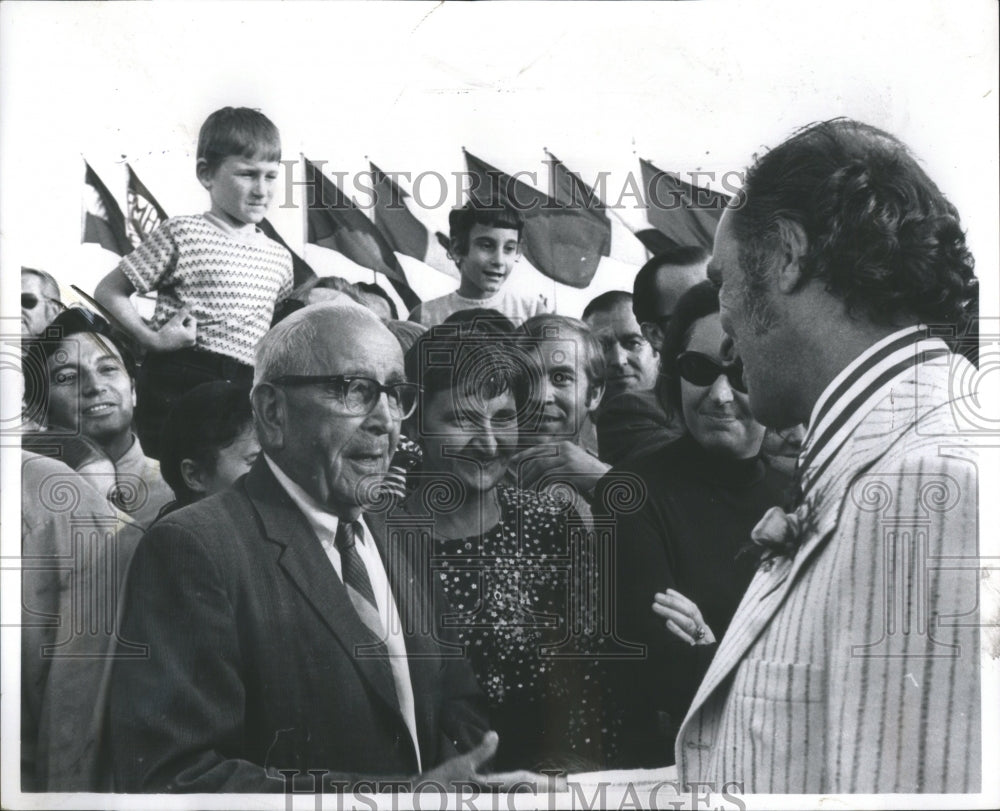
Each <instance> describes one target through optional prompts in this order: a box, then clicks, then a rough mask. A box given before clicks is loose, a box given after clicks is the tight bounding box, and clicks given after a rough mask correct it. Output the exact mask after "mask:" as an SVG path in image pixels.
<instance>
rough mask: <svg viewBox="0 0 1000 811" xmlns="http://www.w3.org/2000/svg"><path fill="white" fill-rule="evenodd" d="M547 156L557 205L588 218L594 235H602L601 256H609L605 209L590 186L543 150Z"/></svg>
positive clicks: (608, 234)
mask: <svg viewBox="0 0 1000 811" xmlns="http://www.w3.org/2000/svg"><path fill="white" fill-rule="evenodd" d="M545 154H547V155H548V156H549V159H550V160H549V166H550V167H551V171H552V187H553V192H554V197H555V200H556V202H557V203H559V204H560V205H562V206H566V207H567V208H572V209H575V210H579V212H580V213H581V215H584V216H587V217H589V218H590V219H591V220H592V221H593V224H594V228H595V233H600V234H602V241H601V245H600V248H599V250H600V254H601V256H610V255H611V220H609V219H608V212H607V207H606V206H605V205H604V201H602V200H601V198H600V197H598V196H597V192H595V191H594V190H593V189H592V188H590V186H588V185H587V184H586V183H584V182H583V180H582V179H581V178H580V176H579V175H577V174H576V173H575V172H572V171H570V169H569V168H568V167H567V166H566V164H565V163H563V162H562V161H561V160H559V158H557V157H556V156H555V155H553V154H552V153H551V152H549V151H548V150H547V149H546V150H545Z"/></svg>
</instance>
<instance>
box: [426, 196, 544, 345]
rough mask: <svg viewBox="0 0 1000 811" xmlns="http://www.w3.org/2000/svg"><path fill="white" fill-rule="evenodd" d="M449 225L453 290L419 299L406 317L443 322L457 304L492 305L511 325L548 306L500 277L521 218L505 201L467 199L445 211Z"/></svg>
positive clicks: (513, 256)
mask: <svg viewBox="0 0 1000 811" xmlns="http://www.w3.org/2000/svg"><path fill="white" fill-rule="evenodd" d="M448 225H449V227H450V230H451V249H450V251H449V254H450V256H451V257H452V258H453V259H454V260H455V264H456V265H458V270H459V273H461V275H462V280H461V282H460V283H459V286H458V290H456V291H454V292H453V293H448V294H447V295H446V296H441V297H439V298H436V299H431V300H430V301H425V302H423V303H421V304H419V305H418V306H417V307H416V308H415V309H414V310H413V312H411V313H410V319H409V320H410V321H416V322H417V323H420V324H423V325H424V326H425V327H432V326H435V325H436V324H443V323H444V320H445V319H446V318H447V317H448V316H449V315H451V314H452V313H457V312H459V311H461V310H472V309H487V310H496V311H497V312H498V313H501V314H503V315H505V316H506V317H507V318H509V319H510V320H511V321H513V322H514V324H515V325H520V324H521V323H523V322H524V321H525V320H527V319H528V318H531V316H533V315H538V314H539V313H544V312H547V311H548V306H547V304H546V301H545V298H544V297H543V296H541V295H539V296H537V297H535V298H530V297H525V296H522V295H519V294H518V293H515V292H512V291H511V290H510V288H508V287H507V286H506V282H507V280H508V278H509V277H510V274H511V272H512V271H513V270H514V265H515V264H516V263H517V261H518V260H519V259H520V258H521V234H522V232H523V231H524V218H523V217H522V216H521V214H520V213H519V212H518V211H516V210H515V209H513V208H510V207H507V206H486V205H483V204H480V203H477V202H474V201H472V202H469V203H466V204H465V205H464V206H461V207H460V208H456V209H453V210H452V212H451V214H449V216H448Z"/></svg>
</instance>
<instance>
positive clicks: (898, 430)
mask: <svg viewBox="0 0 1000 811" xmlns="http://www.w3.org/2000/svg"><path fill="white" fill-rule="evenodd" d="M709 276H710V278H712V279H713V280H714V281H716V283H719V284H721V291H720V298H721V302H722V321H723V326H724V327H725V329H726V332H727V333H729V334H730V335H731V336H732V337H733V339H734V340H735V343H736V346H737V349H738V351H739V353H740V356H741V357H742V359H743V363H744V367H745V379H746V383H747V386H748V388H749V393H750V405H751V408H752V410H753V412H754V414H755V416H756V417H757V418H758V419H759V420H760V421H761V422H763V423H764V424H766V425H768V426H770V427H772V428H776V429H781V428H785V427H788V426H791V425H794V424H796V423H799V422H805V423H807V424H808V426H809V427H808V433H807V436H806V439H805V442H804V445H803V450H802V454H801V455H800V457H799V460H798V466H797V485H798V486H797V495H796V498H795V504H794V511H793V512H792V513H791V514H785V513H782V512H781V511H780V510H778V511H772V512H771V513H769V514H768V516H767V517H766V520H764V521H762V522H761V524H759V525H758V527H757V529H756V530H755V532H754V540H755V541H756V542H757V543H758V544H760V545H761V546H762V548H763V555H762V563H761V565H760V567H759V569H758V572H757V574H756V576H755V578H754V580H753V582H752V584H751V585H750V588H749V590H748V591H747V593H746V595H745V597H744V599H743V602H742V603H741V604H740V607H739V609H738V611H737V614H736V616H735V617H734V618H733V621H732V623H731V625H730V626H729V630H728V632H727V633H726V636H725V638H724V639H723V640H722V641H721V643H720V644H719V647H718V650H717V651H716V654H715V657H714V659H713V661H712V665H711V667H710V669H709V671H708V673H707V674H706V676H705V679H704V681H703V682H702V684H701V687H700V688H699V691H698V694H697V696H696V697H695V700H694V702H693V704H692V707H691V710H690V712H689V714H688V716H687V718H686V719H685V721H684V724H683V726H682V729H681V732H680V734H679V736H678V739H677V750H676V755H677V763H678V768H679V773H680V774H679V776H680V778H681V780H683V781H705V782H708V783H709V784H714V785H716V786H717V790H720V789H721V787H722V786H723V785H725V784H727V783H731V782H732V781H736V782H739V783H742V785H743V789H744V790H745V791H747V792H757V793H765V792H766V793H818V792H822V793H846V792H864V793H875V792H977V791H979V790H980V783H981V739H980V693H979V668H980V640H979V631H978V622H979V616H978V592H977V589H978V586H977V584H978V573H977V569H976V567H977V557H978V525H977V479H976V467H975V462H974V461H973V457H972V452H971V445H972V442H971V441H970V439H971V438H972V437H970V434H973V433H974V429H975V425H974V424H973V423H972V422H971V421H970V420H968V419H967V415H969V414H974V413H975V409H974V408H973V407H972V401H970V400H968V399H967V398H963V396H962V395H961V393H960V389H961V387H962V384H963V383H964V382H966V381H967V380H969V379H970V378H971V377H973V376H974V370H973V369H972V367H971V366H970V365H969V363H968V362H967V361H966V360H965V359H964V358H962V357H961V356H958V355H954V354H952V353H951V352H950V350H949V348H948V346H947V345H946V344H945V343H944V342H943V341H942V340H941V339H940V338H935V337H932V336H933V335H934V334H935V333H936V334H941V329H940V327H941V325H951V327H954V326H955V325H956V324H957V323H958V322H959V321H960V320H961V318H962V315H963V313H964V311H965V310H966V309H967V308H968V306H969V305H970V302H972V301H974V300H975V298H976V280H975V277H974V275H973V261H972V257H971V255H970V254H969V252H968V250H967V249H966V246H965V239H964V235H963V233H962V230H961V226H960V223H959V218H958V212H957V211H956V210H955V208H954V207H953V206H952V205H951V204H950V203H949V202H948V201H947V200H946V199H945V197H944V196H943V195H942V193H941V192H940V191H939V190H938V188H937V187H936V186H935V184H934V183H933V182H932V181H931V180H930V178H929V177H927V175H926V174H925V173H924V171H923V170H922V169H921V168H920V166H919V165H918V164H917V162H916V161H915V160H914V158H913V157H912V156H911V155H910V154H909V152H908V151H907V149H906V147H905V146H904V145H903V144H901V143H900V142H899V141H898V140H897V139H895V138H894V137H892V136H890V135H888V134H887V133H884V132H882V131H880V130H876V129H874V128H872V127H868V126H866V125H863V124H859V123H857V122H854V121H849V120H843V119H839V120H835V121H829V122H824V123H820V124H816V125H812V126H810V127H808V128H806V129H805V130H802V131H800V132H799V133H797V134H796V135H795V136H794V137H792V138H791V139H789V140H788V141H786V142H785V143H783V144H782V145H780V146H778V147H777V148H775V149H774V150H772V151H771V152H769V153H768V154H766V155H764V156H763V157H762V158H760V159H759V160H758V161H757V163H756V164H755V165H754V166H753V167H751V168H750V170H749V171H748V172H747V176H746V183H745V186H744V189H743V193H742V194H741V196H740V197H739V198H737V200H735V201H734V203H733V204H732V205H731V206H730V208H729V209H728V210H727V211H726V212H725V214H724V216H723V219H722V221H721V222H720V224H719V229H718V232H717V234H716V239H715V252H714V256H713V259H712V264H711V266H710V268H709ZM928 325H930V327H928ZM935 328H937V329H935ZM686 630H689V632H690V633H691V635H692V637H693V638H695V639H700V638H702V636H703V635H699V634H698V633H697V631H698V629H697V628H696V627H691V628H690V629H686Z"/></svg>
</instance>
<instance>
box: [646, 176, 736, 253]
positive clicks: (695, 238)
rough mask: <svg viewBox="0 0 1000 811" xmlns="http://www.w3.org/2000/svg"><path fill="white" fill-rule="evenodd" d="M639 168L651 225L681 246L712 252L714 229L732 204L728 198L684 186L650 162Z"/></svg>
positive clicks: (686, 184)
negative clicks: (696, 246)
mask: <svg viewBox="0 0 1000 811" xmlns="http://www.w3.org/2000/svg"><path fill="white" fill-rule="evenodd" d="M639 166H640V168H641V169H642V189H643V192H644V194H645V197H646V218H647V219H648V220H649V222H650V224H651V225H653V226H654V227H655V228H656V229H657V230H659V231H661V232H662V233H663V234H664V235H665V236H667V237H668V238H669V239H671V240H673V241H674V242H675V243H677V244H678V245H701V246H702V247H704V248H707V249H708V250H712V241H713V239H714V237H715V228H716V226H717V225H718V224H719V218H720V217H722V211H723V209H725V207H726V206H727V205H728V204H729V197H728V195H725V194H720V193H718V192H714V191H710V190H709V189H703V188H701V187H699V186H692V185H691V184H690V183H685V182H684V181H683V180H681V179H680V178H678V177H675V176H674V175H669V174H667V173H666V172H664V171H663V170H661V169H657V168H656V167H655V166H654V165H653V164H652V163H650V162H649V161H647V160H642V159H640V160H639ZM637 236H638V235H637Z"/></svg>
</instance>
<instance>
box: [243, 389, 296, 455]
mask: <svg viewBox="0 0 1000 811" xmlns="http://www.w3.org/2000/svg"><path fill="white" fill-rule="evenodd" d="M285 397H286V395H285V392H284V391H282V390H281V389H280V388H278V387H277V386H273V385H271V384H270V383H258V384H257V385H256V386H254V389H253V392H252V393H251V394H250V404H251V405H252V406H253V414H254V427H255V428H256V429H257V439H258V440H259V441H260V446H261V448H263V449H264V450H272V449H280V448H284V447H285V427H286V426H287V425H288V401H287V400H286V399H285Z"/></svg>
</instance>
